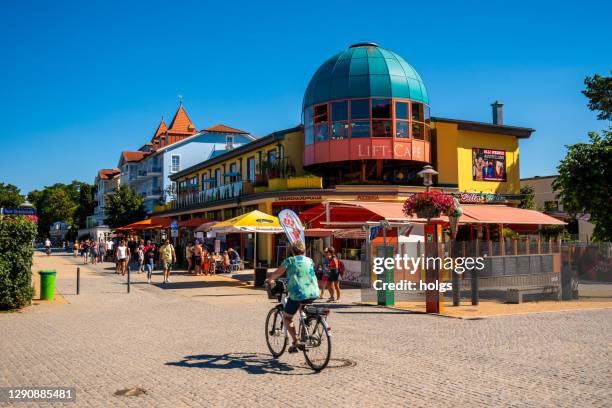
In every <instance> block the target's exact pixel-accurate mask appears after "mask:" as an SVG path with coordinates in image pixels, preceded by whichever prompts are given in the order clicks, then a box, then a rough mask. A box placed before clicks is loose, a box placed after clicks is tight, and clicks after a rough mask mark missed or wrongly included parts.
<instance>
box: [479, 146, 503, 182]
mask: <svg viewBox="0 0 612 408" xmlns="http://www.w3.org/2000/svg"><path fill="white" fill-rule="evenodd" d="M472 180H474V181H506V152H505V151H504V150H491V149H481V148H478V147H474V148H472Z"/></svg>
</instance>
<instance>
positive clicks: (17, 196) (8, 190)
mask: <svg viewBox="0 0 612 408" xmlns="http://www.w3.org/2000/svg"><path fill="white" fill-rule="evenodd" d="M24 201H25V199H24V197H23V196H22V195H21V192H20V191H19V187H17V186H14V185H12V184H4V183H0V207H19V206H20V205H21V204H23V202H24Z"/></svg>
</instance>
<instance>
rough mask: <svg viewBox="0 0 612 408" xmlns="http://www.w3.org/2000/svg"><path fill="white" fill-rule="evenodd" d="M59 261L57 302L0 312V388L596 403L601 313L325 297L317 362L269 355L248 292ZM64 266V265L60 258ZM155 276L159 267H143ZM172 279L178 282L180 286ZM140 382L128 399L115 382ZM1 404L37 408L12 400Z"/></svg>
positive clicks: (137, 403) (169, 395)
mask: <svg viewBox="0 0 612 408" xmlns="http://www.w3.org/2000/svg"><path fill="white" fill-rule="evenodd" d="M41 262H43V263H44V262H46V263H47V264H49V266H52V267H53V266H54V267H56V268H58V269H61V270H62V273H60V275H59V281H58V288H59V290H60V292H62V293H63V294H64V297H65V298H66V299H67V301H68V302H69V304H59V305H58V304H54V305H49V304H40V305H37V306H34V307H32V308H28V309H27V310H25V311H24V312H20V313H2V314H0V340H1V341H0V386H26V385H44V386H51V385H55V386H74V387H76V389H77V394H76V398H77V402H76V403H75V404H65V405H63V404H60V403H54V404H49V406H84V407H85V406H86V407H109V406H116V407H211V406H219V407H246V406H248V407H259V406H261V407H266V408H269V407H286V406H325V407H329V406H356V405H358V404H359V405H360V406H363V407H375V406H406V407H421V406H422V407H428V406H441V407H446V406H448V407H450V406H453V407H457V406H487V407H489V406H512V407H518V406H521V407H522V406H526V407H542V406H550V407H577V406H602V407H603V406H610V401H611V400H612V398H611V397H612V395H611V391H610V389H611V387H610V377H609V374H610V340H609V339H610V335H611V334H612V333H611V330H610V329H611V327H612V319H611V317H612V310H610V309H608V310H591V311H573V312H564V313H546V314H532V315H518V316H505V317H495V318H487V319H483V320H458V319H450V318H441V317H433V316H426V315H417V314H409V313H404V312H401V311H397V310H389V309H383V308H375V307H365V306H355V305H350V304H348V305H347V304H340V305H334V306H333V307H334V309H335V310H334V312H333V313H332V315H331V316H330V323H331V325H332V328H333V336H334V337H333V352H332V357H333V358H334V361H332V363H331V366H332V368H329V369H327V370H325V371H323V372H322V373H320V374H314V373H313V372H312V371H311V370H309V369H308V368H307V367H306V366H305V362H304V359H303V356H302V355H301V354H294V355H287V354H285V355H284V356H282V357H281V359H280V360H273V359H272V358H271V357H270V356H269V354H268V351H267V348H266V344H265V339H264V330H263V324H264V319H265V316H266V312H267V310H268V309H269V308H270V307H271V306H272V304H271V303H270V302H269V301H268V300H267V298H266V297H265V294H264V293H263V292H262V291H259V290H252V289H245V288H243V287H232V286H224V283H223V282H222V281H212V282H210V283H208V282H207V283H201V282H196V279H195V278H190V280H189V279H187V278H184V279H183V278H177V280H176V282H177V283H175V284H174V285H169V287H168V288H165V289H163V288H161V287H160V286H158V285H147V284H146V283H144V282H143V279H142V276H135V281H136V282H135V283H134V284H133V286H132V293H131V294H129V295H128V294H126V293H125V284H124V280H123V279H122V278H120V277H118V276H117V275H114V274H112V272H111V271H109V270H105V267H110V264H104V265H103V266H96V267H92V266H85V267H82V282H81V295H80V296H78V297H77V296H75V295H72V294H71V293H73V292H74V287H75V285H74V272H73V271H74V268H75V266H76V265H72V263H76V261H75V260H74V259H72V258H70V257H67V256H53V257H52V259H51V260H45V261H41ZM68 265H70V266H68ZM156 279H157V281H158V282H159V280H160V277H159V276H156ZM181 288H185V289H181ZM131 387H142V388H143V389H145V390H146V393H145V394H143V395H140V396H138V397H118V396H114V395H113V394H114V393H115V392H116V391H117V390H121V389H126V388H131ZM15 406H20V407H22V406H32V407H35V406H36V407H38V406H41V404H35V403H19V404H16V405H15Z"/></svg>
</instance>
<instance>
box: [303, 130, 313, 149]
mask: <svg viewBox="0 0 612 408" xmlns="http://www.w3.org/2000/svg"><path fill="white" fill-rule="evenodd" d="M313 143H314V132H313V130H312V128H311V127H310V126H308V127H306V129H304V144H307V145H311V144H313Z"/></svg>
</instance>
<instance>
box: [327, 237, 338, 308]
mask: <svg viewBox="0 0 612 408" xmlns="http://www.w3.org/2000/svg"><path fill="white" fill-rule="evenodd" d="M325 255H326V257H327V259H326V260H325V261H324V264H323V265H324V268H325V270H326V271H327V285H326V286H327V290H329V294H330V298H329V299H327V301H328V302H331V303H336V302H339V301H340V261H338V258H337V257H336V250H335V249H334V247H332V246H330V247H328V248H326V249H325ZM334 295H335V296H334Z"/></svg>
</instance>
